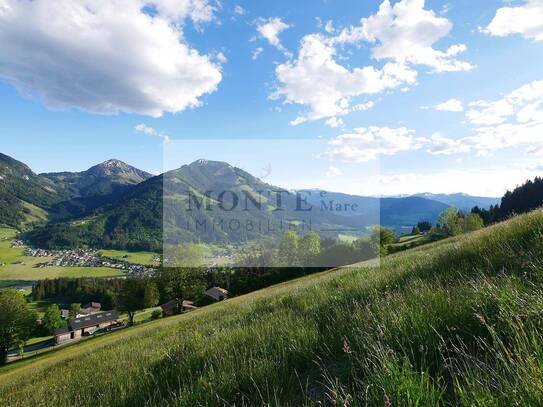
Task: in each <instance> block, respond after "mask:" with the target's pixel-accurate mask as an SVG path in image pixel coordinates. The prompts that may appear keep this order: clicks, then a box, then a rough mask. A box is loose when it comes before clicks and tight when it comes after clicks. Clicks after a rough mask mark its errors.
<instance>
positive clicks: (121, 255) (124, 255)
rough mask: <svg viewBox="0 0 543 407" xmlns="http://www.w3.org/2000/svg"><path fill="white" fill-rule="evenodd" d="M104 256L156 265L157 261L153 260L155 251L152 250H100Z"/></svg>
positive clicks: (155, 254)
mask: <svg viewBox="0 0 543 407" xmlns="http://www.w3.org/2000/svg"><path fill="white" fill-rule="evenodd" d="M100 253H101V254H102V256H104V257H110V258H112V259H117V260H122V261H126V262H128V263H134V264H143V265H157V264H158V263H159V262H156V261H153V259H154V258H155V257H157V253H152V252H128V251H125V250H100Z"/></svg>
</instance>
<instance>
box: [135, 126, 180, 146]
mask: <svg viewBox="0 0 543 407" xmlns="http://www.w3.org/2000/svg"><path fill="white" fill-rule="evenodd" d="M134 130H135V131H136V132H138V133H143V134H146V135H148V136H153V137H160V138H161V139H162V141H163V142H164V143H169V142H170V141H171V139H170V137H169V136H168V135H167V134H164V133H162V132H159V131H157V130H156V129H155V128H153V127H150V126H147V125H146V124H144V123H140V124H138V125H137V126H136V127H134Z"/></svg>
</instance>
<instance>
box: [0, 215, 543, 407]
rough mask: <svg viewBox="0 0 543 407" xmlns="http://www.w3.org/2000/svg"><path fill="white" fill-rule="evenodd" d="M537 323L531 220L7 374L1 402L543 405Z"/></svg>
mask: <svg viewBox="0 0 543 407" xmlns="http://www.w3.org/2000/svg"><path fill="white" fill-rule="evenodd" d="M542 316H543V213H542V212H541V211H538V212H534V213H531V214H527V215H524V216H521V217H518V218H515V219H512V220H510V221H508V222H505V223H503V224H499V225H496V226H493V227H491V228H488V229H485V230H482V231H479V232H475V233H472V234H469V235H465V236H460V237H455V238H452V239H448V240H444V241H440V242H436V243H432V244H429V245H427V246H423V247H418V248H416V249H412V250H409V251H406V252H402V253H398V254H395V255H391V256H387V257H386V258H384V259H382V261H381V263H380V265H373V263H366V264H361V265H358V266H356V267H348V268H343V269H339V270H332V271H329V272H324V273H319V274H314V275H311V276H308V277H305V278H300V279H297V280H293V281H290V282H286V283H283V284H279V285H276V286H273V287H269V288H266V289H263V290H260V291H257V292H254V293H251V294H248V295H244V296H240V297H237V298H233V299H231V300H227V301H225V302H222V303H217V304H214V305H211V306H209V307H205V308H202V309H199V310H196V311H193V312H191V313H188V314H184V315H181V316H176V317H171V318H165V319H161V320H158V321H154V322H150V323H148V324H143V325H140V326H136V327H134V328H130V329H125V330H122V331H118V332H116V333H112V334H110V335H105V336H103V337H99V338H96V339H93V340H89V341H85V342H82V343H80V344H76V345H73V346H69V347H66V348H64V349H59V350H58V351H54V352H51V353H49V354H43V355H40V356H37V357H36V358H35V359H27V360H23V361H22V362H20V364H18V362H15V363H12V364H9V365H8V366H6V367H4V368H2V369H0V405H10V406H17V405H36V406H37V405H40V406H42V405H51V406H86V405H89V406H90V405H92V406H97V405H113V406H125V405H149V406H155V405H156V406H162V405H173V406H197V405H237V406H243V405H263V404H266V405H277V406H288V405H308V406H309V405H334V406H338V405H344V406H346V405H349V406H358V405H361V406H365V405H392V406H397V405H407V406H429V405H433V406H438V405H465V406H480V405H485V406H486V405H495V406H501V405H503V406H510V405H528V406H530V405H531V406H539V405H542V404H543V318H542ZM89 377H92V380H89Z"/></svg>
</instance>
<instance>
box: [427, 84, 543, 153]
mask: <svg viewBox="0 0 543 407" xmlns="http://www.w3.org/2000/svg"><path fill="white" fill-rule="evenodd" d="M469 106H470V110H468V111H467V112H466V117H467V119H468V120H469V121H470V123H471V124H472V125H473V126H474V129H473V135H470V136H468V137H463V138H460V139H456V140H453V139H447V138H443V137H441V138H439V139H437V140H436V142H435V143H434V145H433V146H432V147H431V148H430V150H429V151H430V152H432V153H434V154H452V153H457V152H471V151H474V152H476V153H477V154H479V155H488V154H491V153H492V152H493V151H495V150H500V149H504V148H509V147H517V146H526V152H527V153H534V152H537V151H539V150H540V149H541V148H543V137H542V134H543V80H541V81H533V82H530V83H527V84H525V85H523V86H521V87H519V88H518V89H516V90H514V91H512V92H510V93H508V94H506V95H505V96H504V97H503V98H501V99H498V100H494V101H485V100H479V101H476V102H472V103H470V105H469Z"/></svg>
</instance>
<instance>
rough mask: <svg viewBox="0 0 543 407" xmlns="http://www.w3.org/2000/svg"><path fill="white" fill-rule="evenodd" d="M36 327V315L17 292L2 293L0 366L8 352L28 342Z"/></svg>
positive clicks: (0, 300) (0, 303) (6, 291)
mask: <svg viewBox="0 0 543 407" xmlns="http://www.w3.org/2000/svg"><path fill="white" fill-rule="evenodd" d="M35 326H36V314H35V313H34V312H33V311H32V310H30V308H29V307H28V304H27V302H26V300H25V298H24V296H23V295H22V294H20V293H18V292H17V291H15V290H5V291H0V364H4V363H6V361H7V355H8V351H9V350H10V349H11V348H12V347H14V346H18V345H19V344H22V343H24V341H26V340H27V339H28V338H29V337H30V335H31V333H32V331H33V330H34V328H35Z"/></svg>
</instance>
